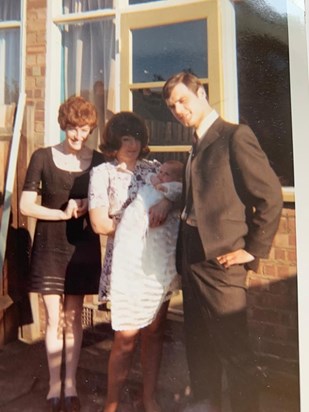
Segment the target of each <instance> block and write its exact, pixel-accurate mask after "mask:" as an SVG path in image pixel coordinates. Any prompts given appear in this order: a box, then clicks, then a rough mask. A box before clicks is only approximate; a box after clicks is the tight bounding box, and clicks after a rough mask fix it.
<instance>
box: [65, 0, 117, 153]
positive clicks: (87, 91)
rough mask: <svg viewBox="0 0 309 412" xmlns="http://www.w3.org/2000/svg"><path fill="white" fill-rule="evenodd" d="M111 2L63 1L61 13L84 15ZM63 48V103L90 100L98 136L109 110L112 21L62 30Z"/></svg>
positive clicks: (113, 52)
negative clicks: (77, 98) (70, 99)
mask: <svg viewBox="0 0 309 412" xmlns="http://www.w3.org/2000/svg"><path fill="white" fill-rule="evenodd" d="M112 3H113V2H112V1H111V0H105V1H99V0H93V1H91V0H88V1H73V0H65V1H64V10H63V11H64V13H73V12H74V13H75V12H85V11H90V10H97V9H104V8H107V7H109V6H110V7H112ZM62 46H63V49H62V50H63V70H62V73H63V76H62V83H63V84H62V86H63V87H62V90H63V96H62V97H63V100H64V99H66V98H67V97H69V96H71V95H81V96H84V97H85V98H87V99H89V100H91V101H92V102H93V103H94V104H95V105H96V108H97V110H98V114H99V127H98V131H97V138H95V137H93V138H92V140H93V144H92V146H96V144H97V141H96V140H97V139H98V135H99V134H100V133H101V132H102V129H103V127H104V124H105V122H106V120H107V119H108V117H109V115H110V113H111V111H112V109H113V108H112V107H109V105H110V93H111V94H113V89H114V84H113V78H114V73H113V69H112V68H113V67H114V60H115V27H114V22H113V19H112V18H104V19H102V20H99V21H92V22H81V23H77V24H71V25H65V26H63V27H62Z"/></svg>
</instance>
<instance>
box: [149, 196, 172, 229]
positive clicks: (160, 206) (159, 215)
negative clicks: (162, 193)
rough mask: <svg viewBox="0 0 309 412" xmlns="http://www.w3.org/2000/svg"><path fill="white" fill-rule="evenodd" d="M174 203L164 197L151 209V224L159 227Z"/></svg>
mask: <svg viewBox="0 0 309 412" xmlns="http://www.w3.org/2000/svg"><path fill="white" fill-rule="evenodd" d="M172 206H173V203H172V202H171V201H170V200H168V199H166V198H164V199H162V200H160V202H158V203H156V204H155V205H153V206H152V207H151V208H150V209H149V226H150V227H157V226H160V225H162V223H164V222H165V220H166V218H167V215H168V214H169V212H170V210H171V209H172Z"/></svg>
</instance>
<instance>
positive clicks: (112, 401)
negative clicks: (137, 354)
mask: <svg viewBox="0 0 309 412" xmlns="http://www.w3.org/2000/svg"><path fill="white" fill-rule="evenodd" d="M138 333H139V330H132V331H128V330H127V331H116V332H115V336H114V342H113V346H112V351H111V354H110V358H109V363H108V384H107V399H106V404H105V408H104V412H116V411H117V408H118V405H119V402H120V397H121V390H122V388H123V386H124V383H125V380H126V378H127V376H128V373H129V370H130V367H131V363H132V357H133V353H134V349H135V346H136V338H137V335H138Z"/></svg>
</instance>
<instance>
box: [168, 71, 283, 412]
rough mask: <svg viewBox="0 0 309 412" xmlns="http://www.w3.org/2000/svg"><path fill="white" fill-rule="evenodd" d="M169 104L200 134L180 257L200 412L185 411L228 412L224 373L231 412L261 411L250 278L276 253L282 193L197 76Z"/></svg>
mask: <svg viewBox="0 0 309 412" xmlns="http://www.w3.org/2000/svg"><path fill="white" fill-rule="evenodd" d="M163 98H164V99H165V101H166V103H167V105H168V107H169V109H170V110H171V112H172V113H173V115H174V116H175V118H176V119H177V120H178V121H179V122H180V123H182V124H183V125H184V126H186V127H192V128H193V129H194V131H195V133H194V136H193V140H194V142H193V146H192V150H191V153H190V155H189V158H188V162H187V166H186V175H185V179H184V180H185V184H184V205H183V206H184V208H183V212H182V215H181V219H182V222H181V223H182V224H181V229H180V235H179V241H178V250H177V256H178V269H179V271H180V273H181V275H182V282H183V298H184V324H185V336H186V348H187V358H188V365H189V371H190V379H191V388H192V391H193V396H194V401H195V403H196V405H200V407H198V406H196V407H195V408H194V407H187V409H185V410H186V411H187V410H188V411H191V410H192V411H194V410H203V411H204V412H219V411H221V410H222V409H221V382H222V374H223V371H224V372H225V375H226V379H227V383H228V389H229V395H230V402H231V408H232V411H233V412H257V411H258V410H259V400H258V380H259V379H258V376H259V368H258V366H257V363H256V359H255V357H254V354H253V351H252V350H251V348H250V343H249V333H248V327H247V313H246V306H247V304H246V277H247V270H248V269H253V270H256V269H257V267H258V261H259V258H265V257H267V255H268V253H269V250H270V248H271V244H272V240H273V237H274V235H275V233H276V231H277V228H278V224H279V220H280V216H281V209H282V194H281V186H280V183H279V180H278V178H277V176H276V175H275V173H274V171H273V170H272V168H271V167H270V165H269V162H268V160H267V157H266V155H265V153H264V152H263V151H262V149H261V147H260V145H259V143H258V140H257V139H256V137H255V135H254V133H253V132H252V130H251V129H250V128H249V127H247V126H245V125H238V124H231V123H228V122H226V121H224V120H223V119H222V118H220V117H219V115H218V114H217V112H216V111H215V110H214V109H213V108H212V107H211V106H210V105H209V103H208V100H207V96H206V92H205V89H204V87H203V85H202V83H201V82H200V81H199V79H198V78H197V77H195V76H193V75H192V74H190V73H185V72H182V73H179V74H177V75H175V76H172V77H171V78H170V79H169V80H168V81H167V82H166V83H165V85H164V88H163Z"/></svg>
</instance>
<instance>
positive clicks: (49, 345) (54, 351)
mask: <svg viewBox="0 0 309 412" xmlns="http://www.w3.org/2000/svg"><path fill="white" fill-rule="evenodd" d="M43 302H44V307H45V313H46V332H45V346H46V354H47V361H48V369H49V392H48V394H47V399H50V398H60V395H61V362H62V349H63V305H62V296H61V295H43Z"/></svg>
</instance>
